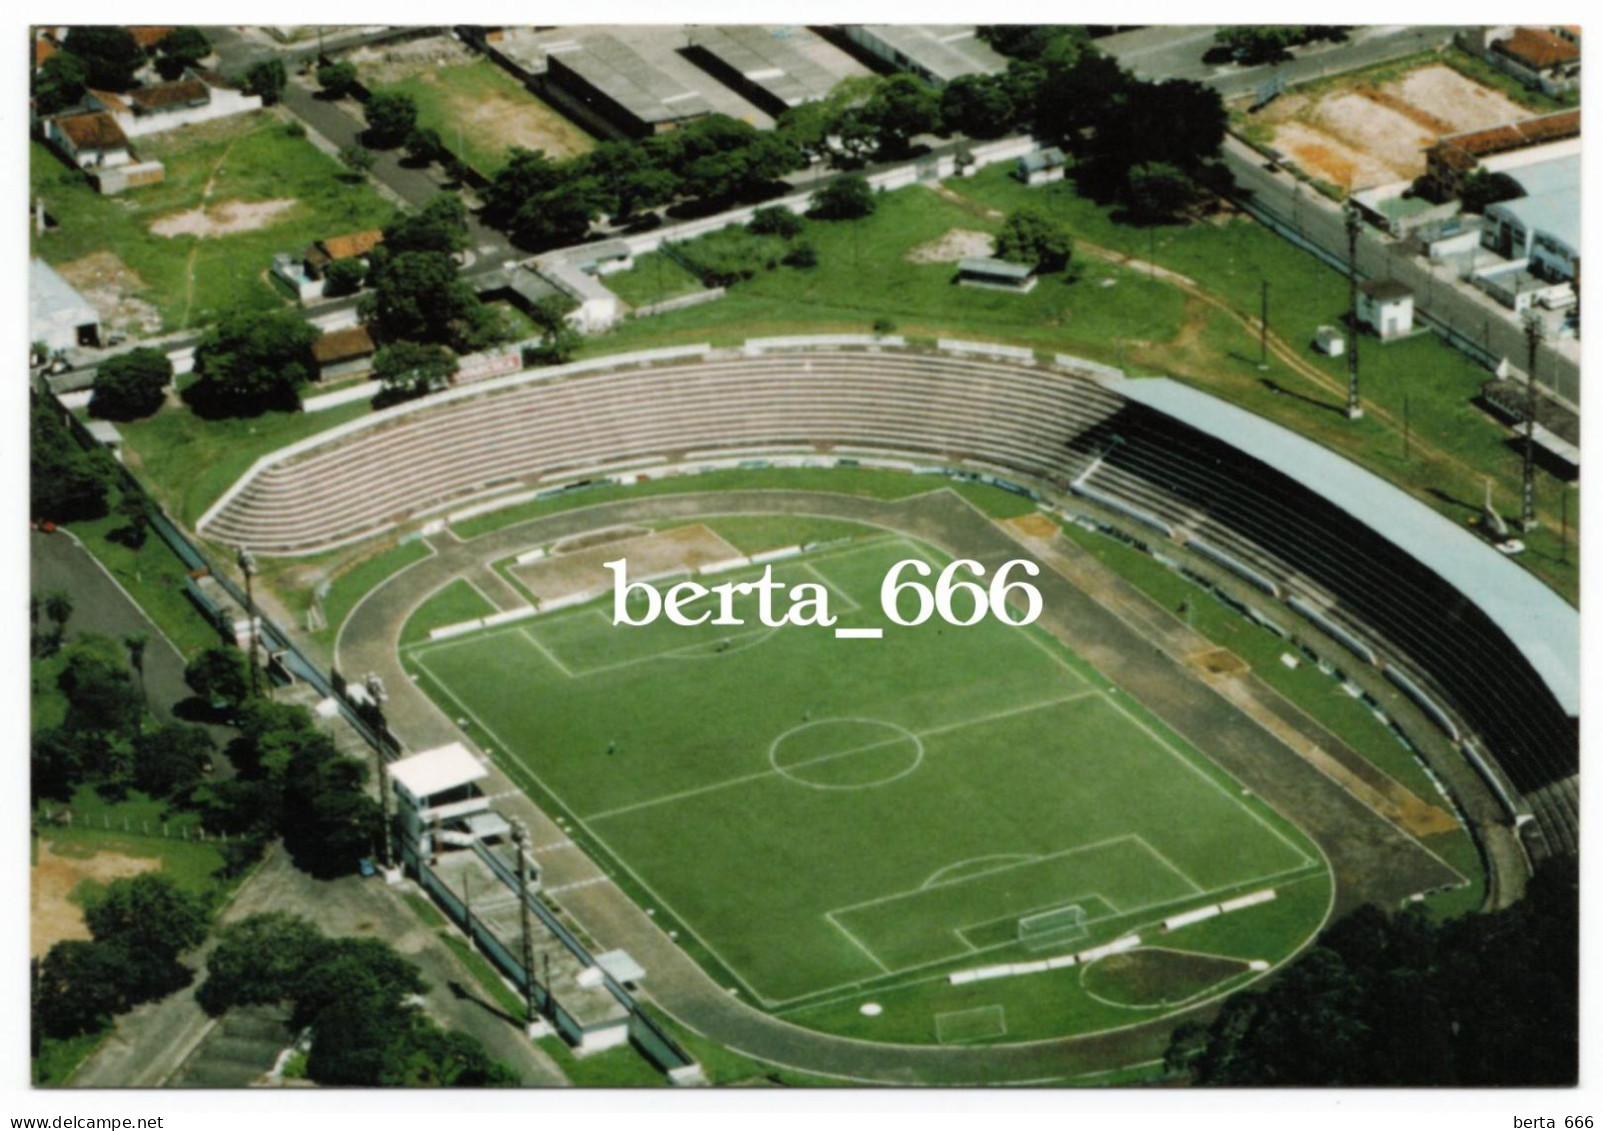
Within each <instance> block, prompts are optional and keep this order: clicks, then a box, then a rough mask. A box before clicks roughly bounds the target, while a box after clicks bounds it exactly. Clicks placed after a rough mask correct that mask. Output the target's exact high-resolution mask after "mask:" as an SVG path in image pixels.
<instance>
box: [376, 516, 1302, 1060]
mask: <svg viewBox="0 0 1603 1131" xmlns="http://www.w3.org/2000/svg"><path fill="white" fill-rule="evenodd" d="M907 557H920V558H923V559H924V560H926V561H932V562H934V561H936V560H937V559H936V558H935V557H934V556H932V555H931V554H930V553H929V552H928V551H926V550H923V549H922V548H920V547H918V546H916V545H914V544H913V543H911V542H909V541H907V540H906V539H903V538H900V537H894V536H879V537H874V538H871V539H869V540H867V541H857V542H853V543H851V544H850V545H848V546H845V547H840V548H834V549H830V550H826V551H823V552H821V553H817V554H813V555H809V556H807V557H805V558H793V559H788V560H786V561H784V562H782V563H781V564H780V565H778V566H776V568H775V576H776V578H778V579H779V580H781V581H784V582H786V583H796V582H801V581H808V582H812V583H814V584H818V585H822V586H825V587H826V588H827V590H828V592H829V593H830V608H831V612H832V613H833V614H834V615H835V616H837V617H838V618H839V623H840V624H842V625H851V626H882V627H883V626H888V627H887V631H886V634H885V636H884V638H883V639H881V640H879V641H844V640H836V639H835V638H834V637H833V635H832V634H831V633H830V632H829V631H828V630H827V629H822V628H816V627H815V628H804V627H785V628H780V629H767V628H764V627H762V626H761V625H760V624H758V623H757V622H756V616H755V609H754V608H751V607H748V605H749V603H750V602H749V601H748V602H747V603H744V604H743V603H742V601H741V600H738V599H737V609H739V610H740V611H741V613H742V614H743V617H744V619H745V620H746V621H747V624H746V626H745V627H744V628H738V629H737V628H717V627H714V626H711V625H703V626H698V627H694V628H685V627H679V626H674V625H670V624H668V623H667V622H666V621H661V620H660V621H658V622H657V623H656V624H653V625H651V626H649V627H644V628H615V627H613V626H612V624H611V610H610V607H607V606H604V605H601V604H592V605H588V606H582V607H579V608H576V609H572V610H566V611H563V612H562V613H558V614H554V615H552V616H551V617H549V618H541V619H539V620H536V621H532V622H527V623H524V624H521V625H518V626H515V627H509V628H507V629H504V630H492V631H489V632H482V633H477V634H471V635H469V636H466V637H461V638H455V639H451V640H446V641H439V642H432V643H414V644H412V645H411V646H409V647H405V650H404V657H405V659H406V661H407V666H408V668H409V669H410V670H412V671H414V672H415V673H416V674H418V675H419V676H420V677H421V681H422V684H423V686H424V687H425V688H427V689H428V690H429V691H430V693H431V694H434V695H435V696H436V697H437V698H438V699H439V700H440V702H441V704H442V706H444V707H445V708H446V709H447V710H448V711H450V713H451V714H452V716H453V717H463V718H466V719H468V721H469V722H468V730H469V733H470V734H472V735H473V736H474V737H475V738H476V739H477V740H478V741H479V742H480V743H481V744H482V745H485V746H486V747H488V748H490V749H491V750H492V751H493V753H494V756H495V757H496V758H498V759H499V760H500V761H501V762H502V764H503V765H504V766H505V767H506V768H507V769H508V771H509V773H511V774H512V776H513V777H514V779H515V780H518V781H519V782H520V783H523V784H525V785H526V787H527V788H529V789H530V791H531V793H534V794H535V795H536V796H537V797H543V798H549V799H551V800H553V801H554V802H555V805H556V807H557V809H558V810H559V811H561V812H564V813H566V814H568V815H570V816H571V818H572V819H573V820H574V821H575V822H576V824H577V826H578V835H579V837H580V839H581V840H582V841H583V842H584V843H585V844H586V846H587V847H589V848H592V849H593V850H596V851H597V853H598V855H600V856H601V858H602V859H603V861H604V862H610V863H611V864H612V865H614V866H616V867H617V868H618V869H620V870H621V872H622V874H621V875H620V882H623V883H624V884H625V886H626V887H627V888H629V890H631V892H632V893H633V894H634V895H635V896H636V898H637V899H639V900H640V901H641V902H642V903H643V904H645V905H646V906H647V907H649V908H652V909H654V911H655V913H656V914H657V916H658V922H659V923H664V924H670V923H672V924H678V925H680V928H681V930H682V934H688V935H690V936H693V937H692V938H688V939H687V938H681V942H683V943H686V945H687V949H688V950H690V951H691V953H693V954H696V955H698V957H701V958H702V959H703V961H704V962H705V963H706V964H707V965H708V966H709V967H710V968H711V969H713V971H714V973H715V974H716V975H717V976H720V977H727V978H728V979H729V980H731V982H732V983H733V984H734V985H735V986H736V987H737V988H738V989H739V990H740V992H741V993H742V994H744V995H746V996H748V997H750V998H752V999H754V1000H757V1001H758V1002H760V1003H761V1004H763V1005H765V1006H767V1007H769V1008H771V1009H784V1010H794V1011H796V1012H795V1013H794V1014H793V1016H795V1017H796V1019H798V1020H801V1021H803V1022H804V1023H808V1024H816V1025H818V1026H820V1027H823V1028H834V1029H843V1030H847V1031H862V1030H863V1029H864V1027H866V1029H867V1031H866V1032H863V1033H862V1035H865V1036H878V1037H879V1039H891V1036H890V1034H894V1037H895V1039H906V1040H914V1041H925V1042H928V1041H935V1040H943V1039H944V1040H960V1039H962V1040H967V1039H974V1040H997V1039H1020V1037H1021V1035H1029V1036H1048V1035H1053V1034H1054V1033H1057V1034H1061V1033H1063V1032H1069V1031H1077V1030H1089V1029H1097V1028H1107V1027H1114V1026H1117V1025H1120V1024H1128V1023H1131V1022H1133V1021H1136V1020H1141V1019H1144V1018H1147V1017H1150V1016H1152V1009H1151V1006H1150V1004H1147V1005H1143V1006H1142V1007H1141V1009H1140V1010H1139V1011H1133V1010H1132V1009H1131V1008H1130V1007H1128V1006H1124V1005H1118V1004H1111V1003H1109V1002H1105V1001H1102V1000H1099V999H1098V998H1096V997H1095V996H1093V995H1091V994H1089V993H1087V992H1086V991H1085V989H1084V988H1083V987H1082V986H1081V983H1080V978H1079V971H1078V970H1069V971H1057V972H1052V973H1048V974H1036V975H1028V976H1021V977H1017V978H1008V979H1002V980H999V981H995V982H988V983H984V984H983V986H984V987H985V988H983V989H982V988H981V987H977V986H964V987H961V990H962V992H963V996H964V998H965V1000H966V999H968V998H972V997H974V994H975V991H976V990H978V991H979V992H980V993H981V994H982V995H989V996H990V997H995V998H1005V999H1006V1000H1007V1003H1008V1004H1007V1005H1006V1006H1005V1007H1003V1014H1004V1015H1005V1022H1004V1024H1003V1027H1002V1029H1001V1030H1000V1031H997V1032H991V1031H990V1030H989V1029H986V1031H985V1032H983V1033H979V1032H976V1033H975V1034H973V1035H972V1036H967V1037H959V1036H954V1034H959V1033H962V1032H964V1029H963V1023H961V1022H960V1021H955V1020H952V1019H947V1020H946V1021H944V1022H941V1021H938V1020H937V1018H936V1013H938V1012H952V1010H951V1009H950V1008H949V1006H950V1002H949V1000H948V998H949V996H950V995H949V993H948V986H947V980H946V978H945V976H944V975H945V974H946V973H947V972H948V971H951V970H961V969H967V968H970V967H977V966H984V965H989V964H992V963H995V962H1009V961H1029V960H1034V959H1040V958H1044V957H1046V956H1048V955H1051V954H1057V953H1063V952H1065V951H1066V952H1070V953H1072V952H1076V951H1079V950H1082V949H1085V948H1087V947H1091V946H1095V945H1098V944H1100V943H1105V942H1107V941H1109V940H1111V939H1113V938H1116V937H1120V936H1123V935H1126V934H1128V933H1130V932H1131V931H1141V932H1148V933H1150V932H1152V931H1154V930H1155V929H1156V930H1157V932H1159V933H1162V932H1161V920H1162V919H1163V918H1164V917H1165V916H1168V915H1173V914H1177V913H1179V912H1181V911H1185V910H1189V909H1191V908H1194V907H1198V906H1205V905H1207V904H1210V903H1214V902H1218V900H1219V899H1221V898H1227V897H1229V896H1232V895H1237V894H1240V893H1243V892H1248V891H1254V890H1258V889H1261V888H1264V887H1275V888H1280V887H1284V888H1286V889H1287V892H1286V898H1283V899H1279V900H1277V901H1276V902H1275V903H1271V904H1268V905H1265V906H1263V907H1259V908H1254V909H1250V910H1246V911H1243V912H1240V913H1239V914H1235V915H1231V916H1222V917H1220V919H1219V920H1217V921H1216V922H1218V923H1225V922H1226V921H1228V929H1227V930H1225V931H1223V932H1219V931H1217V929H1215V930H1214V932H1213V933H1212V935H1210V932H1209V929H1208V928H1209V924H1206V923H1204V924H1199V925H1197V926H1196V927H1190V928H1184V929H1182V930H1181V931H1178V932H1174V933H1171V934H1169V935H1167V936H1166V938H1168V939H1170V940H1177V941H1170V942H1167V943H1166V944H1165V945H1170V946H1175V947H1184V946H1191V947H1192V948H1193V949H1199V947H1198V946H1197V940H1200V941H1201V943H1202V945H1201V946H1200V949H1201V950H1203V952H1204V953H1208V954H1213V953H1217V954H1219V955H1222V956H1224V957H1227V958H1232V959H1243V960H1251V959H1261V960H1265V961H1270V962H1278V961H1279V960H1281V959H1282V958H1284V957H1285V956H1286V955H1288V954H1289V953H1291V952H1292V951H1294V950H1295V949H1296V948H1297V947H1298V946H1299V945H1301V943H1302V942H1303V941H1304V940H1305V939H1306V938H1307V937H1308V935H1309V934H1311V933H1312V932H1313V931H1314V930H1315V929H1316V928H1317V927H1318V925H1319V923H1320V921H1321V920H1322V918H1323V916H1324V914H1325V909H1326V899H1325V894H1326V893H1328V884H1327V880H1326V874H1325V867H1324V865H1323V863H1322V861H1321V860H1320V859H1319V857H1318V853H1317V850H1316V849H1314V848H1313V846H1312V845H1311V844H1310V843H1309V842H1308V841H1307V840H1306V838H1305V837H1303V836H1302V835H1301V834H1300V833H1299V832H1298V831H1297V830H1296V829H1295V828H1294V827H1293V826H1291V825H1290V824H1289V823H1288V822H1286V821H1285V820H1284V819H1283V818H1281V817H1280V816H1278V815H1277V814H1275V813H1274V812H1273V811H1272V810H1270V809H1269V808H1268V807H1267V806H1265V805H1264V804H1263V803H1262V802H1260V801H1259V800H1257V799H1256V798H1252V797H1248V796H1244V795H1243V793H1242V791H1241V790H1240V787H1239V786H1238V785H1236V784H1235V783H1234V781H1233V780H1232V779H1230V778H1229V777H1228V776H1227V775H1225V774H1224V773H1223V772H1222V771H1220V770H1219V769H1218V768H1217V767H1216V766H1214V765H1213V764H1212V763H1211V762H1209V761H1208V760H1207V759H1206V758H1205V757H1203V756H1202V755H1201V754H1200V753H1199V752H1198V751H1197V750H1196V749H1194V748H1192V747H1190V746H1188V745H1187V744H1185V743H1184V742H1182V741H1181V740H1179V739H1178V738H1177V737H1176V736H1174V735H1173V734H1172V733H1170V732H1168V731H1167V730H1166V729H1165V728H1163V727H1162V725H1161V724H1159V723H1158V722H1157V721H1156V720H1155V719H1154V718H1152V717H1151V716H1150V715H1149V714H1148V713H1146V712H1145V711H1144V710H1143V709H1141V708H1140V707H1139V706H1138V705H1136V704H1134V703H1133V702H1130V701H1128V700H1127V698H1126V697H1125V696H1123V695H1122V694H1121V693H1120V692H1119V691H1118V689H1117V688H1116V687H1113V686H1112V685H1110V684H1108V683H1107V681H1105V680H1104V679H1102V677H1100V676H1099V675H1098V674H1097V673H1096V672H1095V671H1094V670H1093V669H1091V668H1090V667H1088V666H1087V665H1085V664H1084V663H1083V662H1081V661H1080V660H1079V659H1078V658H1076V657H1074V656H1073V655H1071V654H1069V653H1068V652H1067V651H1065V650H1064V649H1062V648H1061V647H1060V646H1059V645H1058V644H1057V643H1056V642H1055V641H1053V640H1051V639H1050V638H1048V637H1047V636H1045V635H1044V634H1043V633H1040V632H1038V631H1037V630H1035V629H1024V630H1018V629H1012V628H1008V627H1004V626H1002V625H999V624H997V623H995V622H994V621H985V622H982V624H980V625H978V626H975V627H971V628H965V629H958V628H952V627H944V626H943V627H935V626H933V625H926V626H924V627H921V628H916V629H909V628H901V627H897V626H895V625H894V624H892V623H891V622H889V621H888V620H887V619H886V618H885V617H884V615H883V613H882V612H881V611H880V610H879V608H878V593H879V586H880V582H881V580H882V578H883V577H884V575H885V574H886V573H887V571H888V570H889V568H890V567H891V566H892V565H893V564H894V563H895V562H897V561H899V560H901V559H903V558H907ZM727 576H728V577H729V578H730V579H732V580H739V579H741V577H742V576H743V575H742V574H741V572H739V571H736V572H732V573H730V574H729V575H727ZM710 600H711V599H709V603H710ZM608 601H610V598H608ZM408 636H412V637H415V634H414V633H408ZM1293 891H1301V892H1303V893H1306V895H1307V897H1306V898H1302V899H1298V898H1293V897H1292V892H1293ZM1070 905H1078V906H1079V907H1081V908H1082V909H1083V910H1084V912H1085V916H1086V920H1087V922H1086V926H1085V929H1084V930H1083V931H1082V932H1080V933H1079V935H1078V936H1077V937H1073V938H1070V937H1067V936H1061V935H1060V936H1052V935H1049V936H1048V937H1047V938H1045V939H1044V940H1043V945H1044V946H1045V947H1046V948H1047V949H1040V948H1037V949H1031V948H1028V947H1025V946H1023V945H1021V944H1020V943H1019V941H1018V920H1019V919H1020V917H1022V916H1026V915H1030V914H1033V913H1038V912H1042V911H1050V910H1053V909H1058V908H1063V907H1067V906H1070ZM1214 935H1216V936H1217V937H1216V938H1215V940H1214V942H1212V943H1209V942H1208V941H1207V940H1208V939H1209V938H1210V937H1213V936H1214ZM1054 947H1055V948H1056V949H1051V948H1054ZM1219 965H1220V967H1221V968H1222V969H1232V970H1233V969H1235V967H1234V966H1232V965H1231V964H1229V963H1221V964H1219ZM1233 978H1234V981H1235V982H1236V983H1239V982H1240V980H1241V979H1240V978H1239V976H1233ZM1048 984H1050V992H1048V993H1046V996H1047V997H1048V998H1050V999H1052V1000H1054V1001H1056V1000H1057V999H1058V998H1060V997H1062V996H1063V995H1068V996H1069V997H1070V998H1072V999H1073V1001H1074V1005H1073V1007H1072V1008H1066V1009H1064V1008H1058V1007H1056V1006H1055V1007H1054V1008H1053V1009H1051V1010H1048V1011H1046V1012H1044V1013H1040V1014H1035V1013H1033V1012H1032V1010H1031V1009H1030V1008H1029V1005H1028V1002H1029V1000H1030V999H1031V997H1032V996H1035V995H1039V994H1041V993H1043V992H1044V991H1046V990H1047V988H1048ZM1221 985H1223V984H1222V983H1221ZM1226 988H1228V987H1226ZM881 995H894V996H895V997H896V999H897V1000H898V1001H901V1002H904V1003H906V1004H905V1005H904V1006H900V1007H899V1008H898V1009H897V1010H896V1011H895V1013H894V1016H892V1015H891V1014H890V1013H887V1014H886V1015H885V1016H882V1017H875V1018H873V1019H872V1021H870V1019H869V1018H867V1017H864V1016H862V1015H861V1014H860V1013H858V1011H857V1005H858V1004H860V1003H861V1002H862V1001H863V1000H864V998H865V996H873V997H874V998H875V1000H880V999H881ZM931 1002H935V1003H938V1004H939V1008H938V1009H937V1008H936V1007H935V1006H933V1005H931V1004H930V1003H931ZM988 1016H989V1014H988ZM988 1024H989V1023H988ZM875 1025H878V1026H879V1027H878V1029H877V1030H876V1029H875V1028H874V1026H875Z"/></svg>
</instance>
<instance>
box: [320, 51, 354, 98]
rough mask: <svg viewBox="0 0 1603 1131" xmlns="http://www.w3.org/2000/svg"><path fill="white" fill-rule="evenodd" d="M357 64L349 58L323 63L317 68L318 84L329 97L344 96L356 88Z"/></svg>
mask: <svg viewBox="0 0 1603 1131" xmlns="http://www.w3.org/2000/svg"><path fill="white" fill-rule="evenodd" d="M356 83H357V73H356V64H355V63H353V62H351V61H350V60H349V59H341V60H339V61H338V62H335V63H323V64H321V65H320V66H319V67H318V68H317V85H318V86H320V87H322V88H323V93H324V94H325V95H326V96H328V97H329V98H344V97H345V96H346V95H348V94H350V93H352V92H353V91H354V90H355V89H356Z"/></svg>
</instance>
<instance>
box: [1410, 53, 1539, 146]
mask: <svg viewBox="0 0 1603 1131" xmlns="http://www.w3.org/2000/svg"><path fill="white" fill-rule="evenodd" d="M1384 89H1385V90H1386V91H1388V92H1389V93H1391V94H1394V95H1396V96H1397V97H1399V98H1401V99H1404V100H1405V101H1407V102H1410V103H1412V104H1413V105H1415V106H1417V107H1419V108H1420V109H1421V110H1423V111H1425V112H1426V113H1428V114H1430V115H1431V116H1432V117H1435V118H1439V119H1441V120H1442V121H1444V122H1446V123H1448V125H1449V126H1450V127H1451V128H1452V129H1453V130H1454V131H1455V132H1458V131H1463V130H1480V129H1485V128H1486V127H1488V126H1497V125H1502V124H1503V123H1504V122H1512V121H1514V120H1516V119H1518V118H1528V117H1530V115H1531V112H1530V111H1529V110H1527V109H1525V107H1523V106H1521V105H1520V104H1519V103H1517V102H1514V101H1513V100H1511V99H1509V98H1508V97H1507V96H1505V95H1504V94H1503V93H1502V92H1501V91H1497V90H1493V89H1492V88H1491V87H1487V86H1482V85H1481V84H1480V83H1478V82H1476V81H1475V80H1474V79H1470V78H1466V77H1464V76H1463V75H1461V74H1459V73H1458V72H1457V71H1455V70H1453V68H1451V67H1447V66H1442V65H1441V64H1433V65H1431V66H1429V67H1421V68H1419V70H1417V71H1409V72H1408V74H1406V75H1404V76H1403V77H1402V79H1400V80H1399V81H1397V82H1391V83H1387V84H1386V86H1385V88H1384Z"/></svg>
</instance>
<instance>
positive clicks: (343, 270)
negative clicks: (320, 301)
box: [323, 149, 367, 298]
mask: <svg viewBox="0 0 1603 1131" xmlns="http://www.w3.org/2000/svg"><path fill="white" fill-rule="evenodd" d="M361 152H363V153H366V152H367V151H366V150H365V149H364V150H362V151H361ZM366 279H367V263H366V262H365V261H363V260H362V259H361V258H359V257H356V256H353V257H352V258H350V259H336V260H335V261H334V262H332V263H330V264H329V265H328V266H327V267H325V268H324V269H323V293H324V294H325V295H327V296H328V297H329V298H335V297H337V296H339V295H352V294H355V293H356V292H357V291H359V290H361V289H362V283H363V282H364V281H366Z"/></svg>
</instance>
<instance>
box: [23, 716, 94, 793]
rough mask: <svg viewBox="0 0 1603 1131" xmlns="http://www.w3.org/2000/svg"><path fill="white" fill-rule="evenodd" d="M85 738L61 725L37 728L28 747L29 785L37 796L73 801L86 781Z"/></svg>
mask: <svg viewBox="0 0 1603 1131" xmlns="http://www.w3.org/2000/svg"><path fill="white" fill-rule="evenodd" d="M85 770H86V766H85V760H84V751H83V741H82V738H81V737H80V736H79V735H75V734H71V733H69V732H68V731H66V730H63V729H62V728H61V727H50V728H48V729H45V730H38V731H35V732H34V734H33V741H32V743H31V744H30V750H29V775H28V778H29V785H30V786H31V787H32V790H33V796H34V799H35V800H36V801H37V800H39V799H40V798H45V797H48V798H51V799H52V800H55V801H70V800H71V799H72V794H73V791H74V790H76V789H77V788H78V787H79V786H80V785H82V784H83V783H84V778H85Z"/></svg>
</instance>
